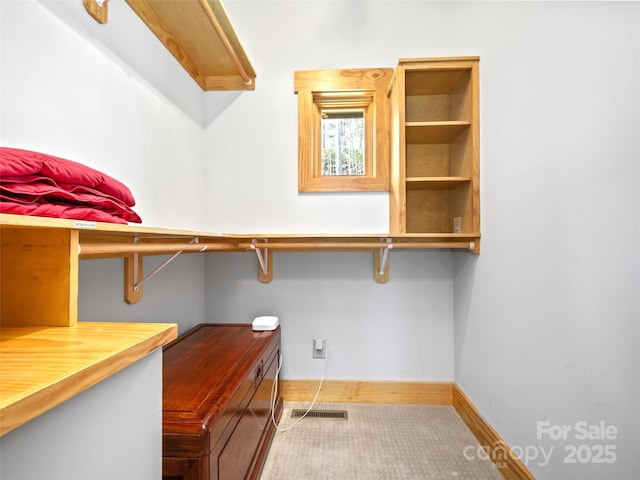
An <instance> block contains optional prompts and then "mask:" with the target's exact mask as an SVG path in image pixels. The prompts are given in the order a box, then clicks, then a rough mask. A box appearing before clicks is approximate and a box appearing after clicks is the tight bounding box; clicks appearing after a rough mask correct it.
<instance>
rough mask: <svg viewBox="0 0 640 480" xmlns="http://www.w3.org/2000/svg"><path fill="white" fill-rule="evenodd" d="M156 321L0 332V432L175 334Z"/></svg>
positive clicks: (10, 328)
mask: <svg viewBox="0 0 640 480" xmlns="http://www.w3.org/2000/svg"><path fill="white" fill-rule="evenodd" d="M177 332H178V329H177V326H176V325H174V324H159V323H121V322H78V324H77V325H76V326H73V327H37V326H36V327H33V326H15V327H14V326H3V327H2V328H1V330H0V435H4V434H6V433H8V432H10V431H11V430H13V429H15V428H17V427H19V426H20V425H22V424H24V423H26V422H28V421H29V420H31V419H33V418H35V417H37V416H38V415H40V414H42V413H44V412H45V411H47V410H49V409H51V408H53V407H55V406H57V405H59V404H60V403H62V402H64V401H65V400H68V399H69V398H71V397H73V396H74V395H77V394H78V393H80V392H82V391H83V390H86V389H87V388H89V387H91V386H93V385H95V384H96V383H98V382H100V381H101V380H103V379H105V378H107V377H109V376H110V375H113V374H115V373H116V372H118V371H120V370H122V369H123V368H125V367H127V366H128V365H131V364H132V363H134V362H136V361H138V360H140V359H141V358H142V357H144V356H145V355H147V354H148V353H150V352H151V351H153V350H155V349H156V348H159V347H162V346H163V345H165V344H167V343H169V342H170V341H172V340H174V339H175V338H176V337H177Z"/></svg>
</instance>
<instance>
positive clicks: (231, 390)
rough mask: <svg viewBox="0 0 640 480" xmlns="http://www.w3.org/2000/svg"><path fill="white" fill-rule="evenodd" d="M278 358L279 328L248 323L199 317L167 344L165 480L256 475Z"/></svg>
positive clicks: (269, 434)
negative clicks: (256, 327)
mask: <svg viewBox="0 0 640 480" xmlns="http://www.w3.org/2000/svg"><path fill="white" fill-rule="evenodd" d="M279 357H280V327H278V328H277V329H276V330H274V331H270V332H254V331H253V330H252V329H251V325H249V324H200V325H198V326H196V327H195V328H193V329H192V330H190V331H188V332H186V333H185V334H184V335H181V336H180V337H179V338H178V339H177V340H175V341H174V342H172V343H170V344H169V345H167V346H166V347H165V349H164V359H163V365H164V369H163V413H162V436H163V442H162V451H163V453H162V455H163V459H162V476H163V479H165V480H169V479H170V480H176V479H180V480H239V479H255V478H258V476H259V474H260V471H261V469H262V466H263V463H264V460H265V458H266V454H267V451H268V449H269V446H270V445H271V440H272V439H273V434H274V432H275V428H274V425H273V422H272V421H271V405H272V403H271V402H272V398H271V397H272V386H273V382H274V381H276V373H277V370H278V362H279ZM278 387H279V386H278ZM277 392H278V398H277V401H276V402H275V419H276V421H277V420H278V419H279V417H280V415H281V413H282V397H281V395H280V388H278V389H277Z"/></svg>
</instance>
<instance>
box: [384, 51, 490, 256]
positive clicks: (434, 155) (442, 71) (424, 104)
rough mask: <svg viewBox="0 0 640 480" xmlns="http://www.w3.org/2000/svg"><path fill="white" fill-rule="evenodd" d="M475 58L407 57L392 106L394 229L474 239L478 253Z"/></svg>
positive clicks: (393, 87)
mask: <svg viewBox="0 0 640 480" xmlns="http://www.w3.org/2000/svg"><path fill="white" fill-rule="evenodd" d="M478 65H479V59H478V58H477V57H460V58H431V59H429V58H422V59H401V60H400V61H399V63H398V66H397V68H396V72H395V75H394V79H393V81H392V85H391V88H390V90H389V95H390V98H391V105H392V108H391V110H392V128H391V136H392V139H391V145H392V146H393V147H392V153H391V188H390V195H389V200H390V226H389V228H390V231H391V233H392V234H421V235H429V234H456V235H462V236H464V237H465V238H469V237H470V238H474V239H475V240H474V241H475V246H474V252H476V253H478V252H479V239H480V185H479V175H480V171H479V107H478V103H479V90H478Z"/></svg>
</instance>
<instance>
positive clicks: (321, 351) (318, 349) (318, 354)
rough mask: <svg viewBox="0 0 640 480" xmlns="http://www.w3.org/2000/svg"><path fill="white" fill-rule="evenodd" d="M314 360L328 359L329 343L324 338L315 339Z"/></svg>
mask: <svg viewBox="0 0 640 480" xmlns="http://www.w3.org/2000/svg"><path fill="white" fill-rule="evenodd" d="M312 347H313V358H327V341H326V340H325V339H324V338H314V339H313V346H312Z"/></svg>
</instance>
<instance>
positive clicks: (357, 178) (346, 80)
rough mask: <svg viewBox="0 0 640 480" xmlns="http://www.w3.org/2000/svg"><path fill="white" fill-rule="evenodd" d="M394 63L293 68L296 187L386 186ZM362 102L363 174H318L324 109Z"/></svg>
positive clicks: (353, 189) (363, 188)
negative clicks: (296, 154)
mask: <svg viewBox="0 0 640 480" xmlns="http://www.w3.org/2000/svg"><path fill="white" fill-rule="evenodd" d="M392 75H393V69H391V68H367V69H347V70H304V71H296V72H295V73H294V89H295V91H296V93H297V94H298V191H299V192H363V191H364V192H367V191H368V192H375V191H389V154H390V151H389V125H390V103H389V98H388V95H387V91H388V88H389V84H390V82H391V76H392ZM354 107H357V108H364V111H365V122H364V124H365V174H364V175H322V174H321V172H322V170H321V145H320V135H321V129H322V124H321V112H322V109H323V108H325V109H327V108H329V109H336V110H339V109H341V108H343V109H352V108H354Z"/></svg>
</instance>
